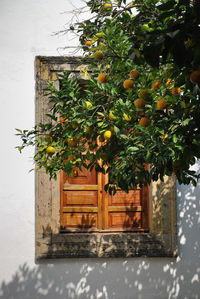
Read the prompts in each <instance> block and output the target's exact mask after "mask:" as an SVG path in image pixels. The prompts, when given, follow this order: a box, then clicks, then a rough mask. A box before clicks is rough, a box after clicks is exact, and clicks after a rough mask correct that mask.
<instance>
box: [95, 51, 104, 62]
mask: <svg viewBox="0 0 200 299" xmlns="http://www.w3.org/2000/svg"><path fill="white" fill-rule="evenodd" d="M103 57H104V54H103V52H102V51H100V50H98V51H96V52H95V53H94V59H96V60H101V59H103Z"/></svg>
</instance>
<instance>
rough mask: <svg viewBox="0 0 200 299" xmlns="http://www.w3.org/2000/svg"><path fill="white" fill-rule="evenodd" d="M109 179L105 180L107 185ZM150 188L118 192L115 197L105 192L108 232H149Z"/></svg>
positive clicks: (106, 226) (106, 227) (105, 219)
mask: <svg viewBox="0 0 200 299" xmlns="http://www.w3.org/2000/svg"><path fill="white" fill-rule="evenodd" d="M107 181H108V177H107V178H105V183H106V182H107ZM148 193H149V191H148V186H144V187H143V189H140V188H138V189H137V190H130V191H129V193H126V192H124V191H121V190H117V192H116V194H115V195H114V196H111V195H109V194H106V193H105V192H104V206H105V218H104V227H105V229H106V230H110V231H112V230H115V231H141V230H148V200H149V195H148Z"/></svg>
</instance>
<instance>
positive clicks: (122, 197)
mask: <svg viewBox="0 0 200 299" xmlns="http://www.w3.org/2000/svg"><path fill="white" fill-rule="evenodd" d="M113 205H117V206H120V205H123V206H127V205H134V206H140V205H141V191H140V190H130V191H129V193H126V192H124V191H121V190H120V191H117V192H116V193H115V195H113V196H111V195H109V206H113Z"/></svg>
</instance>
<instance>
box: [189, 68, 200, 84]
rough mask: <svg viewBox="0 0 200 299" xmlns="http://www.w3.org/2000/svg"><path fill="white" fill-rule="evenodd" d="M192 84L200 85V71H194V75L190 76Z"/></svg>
mask: <svg viewBox="0 0 200 299" xmlns="http://www.w3.org/2000/svg"><path fill="white" fill-rule="evenodd" d="M190 82H192V84H200V71H199V70H197V71H194V72H192V74H191V75H190Z"/></svg>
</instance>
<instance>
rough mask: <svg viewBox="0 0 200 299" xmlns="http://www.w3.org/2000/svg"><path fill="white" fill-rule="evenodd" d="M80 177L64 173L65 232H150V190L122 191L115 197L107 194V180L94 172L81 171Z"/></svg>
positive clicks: (62, 221) (62, 174)
mask: <svg viewBox="0 0 200 299" xmlns="http://www.w3.org/2000/svg"><path fill="white" fill-rule="evenodd" d="M77 172H78V175H77V176H76V177H69V178H68V177H67V176H66V174H65V173H64V172H63V171H62V172H61V180H60V187H61V189H60V191H61V230H64V231H69V232H70V231H75V232H88V231H102V230H103V231H141V230H142V231H146V230H148V199H149V197H148V187H147V186H145V187H144V188H143V189H140V188H138V189H137V190H130V191H129V193H128V194H127V193H126V192H123V191H121V190H118V191H117V192H116V194H115V195H114V196H110V195H109V194H108V193H106V192H105V191H104V189H103V188H104V185H105V183H106V181H107V179H108V177H107V176H103V175H102V174H98V175H97V173H96V172H95V170H93V171H92V172H90V171H89V170H86V169H84V170H83V171H80V170H78V169H77Z"/></svg>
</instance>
